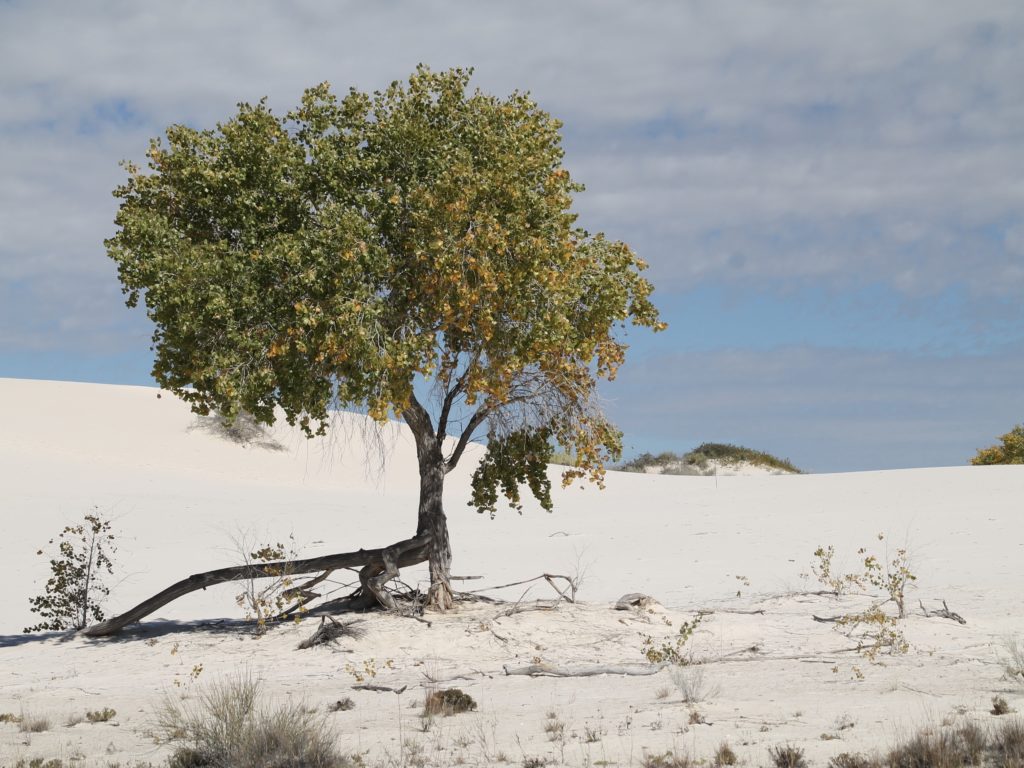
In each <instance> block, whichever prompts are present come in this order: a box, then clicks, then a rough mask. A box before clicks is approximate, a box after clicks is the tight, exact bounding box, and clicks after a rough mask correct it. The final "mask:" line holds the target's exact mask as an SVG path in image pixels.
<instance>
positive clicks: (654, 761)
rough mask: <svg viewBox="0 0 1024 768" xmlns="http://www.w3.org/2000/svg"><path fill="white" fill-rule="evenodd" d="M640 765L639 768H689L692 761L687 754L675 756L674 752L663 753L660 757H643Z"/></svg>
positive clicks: (692, 763)
mask: <svg viewBox="0 0 1024 768" xmlns="http://www.w3.org/2000/svg"><path fill="white" fill-rule="evenodd" d="M640 765H641V768H691V767H692V766H693V765H694V761H693V760H691V759H690V756H689V755H687V754H681V755H677V754H675V753H674V752H665V753H664V754H662V755H655V754H647V755H644V758H643V760H641V761H640Z"/></svg>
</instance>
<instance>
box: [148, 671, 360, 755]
mask: <svg viewBox="0 0 1024 768" xmlns="http://www.w3.org/2000/svg"><path fill="white" fill-rule="evenodd" d="M260 698H261V697H260V685H259V682H258V681H256V680H253V679H252V678H251V677H249V676H248V675H245V674H242V675H239V676H238V677H235V678H232V679H229V680H225V681H222V682H220V683H215V684H213V685H211V686H210V687H209V688H207V689H206V690H205V691H203V692H202V693H200V695H199V697H198V701H197V703H196V704H195V705H193V706H186V705H183V704H181V703H179V702H177V701H175V700H173V699H171V698H167V699H166V700H165V701H164V704H163V707H162V708H161V709H160V710H159V711H158V713H157V723H158V730H159V735H160V736H161V737H162V738H163V739H164V740H166V741H171V742H175V743H176V744H177V746H176V749H175V751H174V753H173V754H172V755H171V758H170V760H169V761H168V766H169V768H215V767H217V766H236V765H237V766H243V765H244V766H247V767H248V768H297V767H298V766H303V767H306V766H308V768H342V766H349V765H351V763H350V762H348V761H347V760H345V759H344V758H343V757H342V756H341V755H340V754H339V753H338V752H337V751H336V750H335V746H334V741H335V739H334V734H332V733H331V729H330V727H329V726H328V725H327V723H326V722H325V721H324V720H323V718H322V717H320V716H317V715H316V714H315V713H312V712H310V711H309V710H308V709H307V708H305V707H303V706H301V705H298V704H288V705H285V706H282V707H278V708H275V709H270V708H267V707H265V706H263V705H262V704H261V701H260Z"/></svg>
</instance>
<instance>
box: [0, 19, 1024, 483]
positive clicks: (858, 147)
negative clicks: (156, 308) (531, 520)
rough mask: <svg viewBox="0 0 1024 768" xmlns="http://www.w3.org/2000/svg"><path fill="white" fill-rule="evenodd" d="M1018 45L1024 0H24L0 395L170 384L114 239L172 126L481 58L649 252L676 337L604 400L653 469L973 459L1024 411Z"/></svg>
mask: <svg viewBox="0 0 1024 768" xmlns="http://www.w3.org/2000/svg"><path fill="white" fill-rule="evenodd" d="M1021 41H1024V10H1022V6H1020V4H1019V3H1017V2H978V3H962V2H953V1H945V0H927V1H922V2H915V1H914V0H903V1H902V2H900V3H891V2H881V1H880V2H874V1H873V0H861V1H859V2H797V1H795V0H794V1H793V2H786V3H753V2H735V3H719V2H644V1H643V0H639V1H637V2H629V3H625V2H619V3H611V2H601V1H599V0H587V1H586V2H583V1H582V0H580V1H578V2H561V3H557V4H553V3H541V2H524V3H515V4H509V3H505V4H499V3H489V2H484V3H481V2H469V1H468V0H465V1H462V2H456V1H454V0H452V1H449V2H441V1H440V0H433V1H428V2H416V3H413V2H397V1H390V2H380V3H372V4H371V3H332V4H327V3H314V2H294V3H271V2H262V3H261V2H253V3H249V4H247V5H246V12H245V13H244V14H239V13H238V11H237V5H236V4H233V3H221V2H201V3H200V2H182V3H175V4H167V3H147V2H143V3H137V2H120V3H118V2H112V3H105V4H101V6H97V5H92V4H76V3H70V2H63V3H61V2H46V1H45V0H44V1H42V2H32V3H28V2H6V3H3V4H2V5H0V98H2V102H0V103H2V104H3V105H4V106H3V109H2V110H0V164H2V166H0V167H2V168H3V173H2V174H0V232H2V233H3V237H2V238H0V376H15V377H28V378H50V379H67V380H78V381H98V382H113V383H130V384H149V383H151V382H150V379H149V374H148V371H149V367H150V353H149V350H148V336H149V332H150V330H149V326H148V323H147V321H146V319H145V317H144V316H143V315H142V313H141V312H138V311H134V312H133V311H129V310H128V309H126V308H125V307H124V306H123V302H122V299H121V296H120V288H119V285H118V283H117V280H116V275H115V271H114V269H113V266H112V264H110V263H108V260H107V259H106V257H105V255H104V250H103V244H102V243H103V239H104V238H105V237H108V236H109V235H110V234H111V233H112V232H113V223H112V222H113V216H114V211H115V201H114V199H113V198H112V196H111V194H110V192H111V190H112V189H113V188H114V186H115V185H117V184H118V183H119V182H120V181H121V178H122V172H121V171H120V169H119V168H118V161H119V160H121V159H126V158H127V159H139V158H141V157H142V155H143V152H144V151H145V148H146V146H147V141H148V139H149V138H150V137H153V136H157V135H159V134H161V133H162V132H163V130H164V129H165V128H166V126H167V125H169V124H171V123H174V122H186V123H189V124H192V125H195V126H202V127H208V126H212V125H213V124H215V123H216V121H217V120H219V119H223V118H226V117H227V116H229V115H230V114H231V113H232V111H233V108H234V105H235V103H236V102H238V101H242V100H246V101H255V100H257V99H259V98H260V97H262V96H267V97H268V98H269V100H270V104H271V106H272V107H274V108H275V109H276V110H278V111H285V110H287V109H288V108H289V107H291V106H292V105H294V104H295V103H296V102H297V100H298V98H299V96H300V95H301V92H302V90H303V88H305V87H307V86H310V85H313V84H315V83H318V82H320V81H323V80H329V81H331V82H332V84H333V85H334V86H335V88H336V89H339V90H344V89H345V88H347V87H348V86H350V85H354V86H357V87H359V88H361V89H364V90H373V89H375V88H379V87H382V86H384V85H386V84H387V83H388V82H390V81H391V80H394V79H401V78H404V77H406V76H407V75H408V74H409V73H410V72H411V71H412V70H413V68H414V67H415V66H416V64H417V63H418V62H425V63H427V64H429V65H430V66H431V67H433V68H435V69H440V68H444V67H448V66H474V67H475V68H476V75H475V78H474V79H475V83H476V84H477V85H478V86H480V87H481V88H483V89H485V90H488V91H492V92H496V93H499V94H504V93H508V92H509V91H511V90H513V89H517V88H518V89H525V90H529V91H531V92H532V93H533V95H534V96H535V98H536V99H537V100H538V101H539V102H540V104H541V105H542V106H543V107H544V108H546V109H547V110H548V111H550V112H551V113H553V114H554V115H556V116H557V117H559V118H560V119H562V120H563V121H564V123H565V128H564V135H565V147H566V165H567V166H568V167H569V168H570V170H571V171H572V172H573V175H574V176H575V177H576V178H578V179H580V180H581V181H583V182H584V183H585V184H586V185H587V191H586V192H585V193H583V194H582V195H581V196H580V197H579V198H578V201H577V208H578V210H579V212H580V214H581V222H582V223H583V224H584V225H585V226H586V227H587V228H588V229H591V230H592V231H605V232H606V233H608V234H609V235H610V236H613V237H615V238H619V239H623V240H625V241H627V242H629V243H630V244H631V245H633V246H634V248H635V249H636V250H637V251H638V252H639V253H640V254H641V255H642V256H643V257H644V258H645V259H646V260H647V261H648V262H650V264H651V270H650V277H651V279H652V280H653V281H654V283H655V284H656V286H657V292H656V299H657V303H658V304H659V306H660V307H661V308H662V311H663V314H664V316H665V318H666V319H667V320H668V321H669V322H670V324H671V327H670V329H669V330H668V331H666V332H665V333H662V334H658V335H656V336H651V335H643V334H641V335H637V336H636V337H635V338H634V337H632V336H631V337H630V339H631V341H633V342H634V346H633V348H632V350H631V353H630V357H629V358H628V359H627V364H626V366H625V367H624V368H623V370H622V372H621V374H620V376H619V378H618V380H617V381H615V382H614V383H613V384H610V385H608V386H606V387H604V388H603V390H602V395H603V397H604V398H605V406H606V408H607V410H608V411H609V413H610V414H611V415H612V416H613V417H614V418H615V420H616V421H617V423H618V424H619V426H620V427H622V428H623V430H624V431H625V433H626V443H627V446H629V448H630V451H631V452H633V453H635V452H638V451H643V450H652V451H660V450H668V449H671V450H678V451H682V450H686V449H689V448H691V447H693V446H694V445H695V444H697V443H699V442H702V441H706V440H716V441H730V442H737V443H742V444H745V445H749V446H751V447H754V448H758V449H762V450H768V451H771V452H773V453H778V454H780V455H784V456H787V457H789V458H790V459H792V460H793V461H794V462H795V463H797V464H798V465H800V466H803V467H805V468H807V469H810V470H814V471H846V470H862V469H884V468H900V467H914V466H930V465H955V464H963V463H965V462H966V461H967V460H968V459H969V457H970V456H971V455H973V453H974V451H975V450H976V449H977V448H978V447H981V446H984V445H988V444H991V443H992V442H993V441H994V439H995V438H996V436H997V435H999V434H1002V433H1003V432H1006V431H1007V430H1009V429H1010V427H1012V426H1013V425H1014V424H1016V423H1020V422H1022V421H1024V387H1022V386H1021V382H1024V302H1022V301H1021V299H1022V297H1024V79H1022V78H1021V77H1020V73H1021V72H1024V43H1022V42H1021Z"/></svg>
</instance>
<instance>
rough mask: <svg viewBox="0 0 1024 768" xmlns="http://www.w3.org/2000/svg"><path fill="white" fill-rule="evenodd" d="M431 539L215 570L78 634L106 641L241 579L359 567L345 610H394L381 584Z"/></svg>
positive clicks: (422, 552)
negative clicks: (353, 598) (354, 596)
mask: <svg viewBox="0 0 1024 768" xmlns="http://www.w3.org/2000/svg"><path fill="white" fill-rule="evenodd" d="M429 546H430V537H429V536H427V535H424V536H414V537H413V538H411V539H405V540H404V541H400V542H398V543H397V544H392V545H391V546H390V547H383V548H381V549H360V550H358V551H356V552H341V553H339V554H335V555H324V556H322V557H313V558H307V559H305V560H281V561H278V562H273V563H249V564H248V565H239V566H234V567H231V568H219V569H217V570H215V571H206V572H205V573H196V574H193V575H192V576H189V577H188V578H186V579H182V580H181V581H179V582H177V583H175V584H172V585H171V586H169V587H168V588H167V589H165V590H164V591H163V592H159V593H157V594H155V595H153V597H151V598H149V599H148V600H143V601H142V602H141V603H139V604H138V605H136V606H135V607H134V608H132V609H131V610H128V611H125V612H124V613H122V614H120V615H119V616H115V617H113V618H112V619H107V620H106V621H104V622H101V623H99V624H94V625H93V626H91V627H86V628H85V629H84V630H82V634H83V635H85V636H86V637H107V636H109V635H113V634H116V633H117V632H119V631H121V629H123V628H124V627H126V626H128V625H129V624H132V623H134V622H136V621H138V620H139V619H142V618H143V617H145V616H148V615H149V614H151V613H152V612H153V611H155V610H157V609H158V608H162V607H163V606H165V605H167V604H168V603H169V602H171V601H172V600H177V599H178V598H179V597H182V596H183V595H187V594H189V593H190V592H195V591H196V590H199V589H206V588H207V587H212V586H214V585H216V584H223V583H225V582H229V581H241V580H242V579H259V578H268V577H274V578H279V577H280V575H281V574H282V573H288V574H290V575H298V574H304V573H316V572H320V571H331V570H336V569H339V568H352V567H355V566H362V570H360V572H359V581H360V583H361V584H362V586H363V592H362V595H361V597H360V599H359V601H358V602H357V603H350V604H349V605H348V607H349V608H358V607H362V608H368V607H370V606H372V605H374V604H375V603H378V602H379V603H380V604H381V605H383V606H384V607H386V608H394V607H395V601H394V598H393V597H391V595H390V594H388V593H387V591H386V590H384V584H386V583H387V581H388V580H389V579H390V578H393V577H394V576H395V575H397V574H398V568H399V567H406V566H410V565H416V564H417V563H422V562H424V561H425V560H427V558H428V554H429V552H428V550H429Z"/></svg>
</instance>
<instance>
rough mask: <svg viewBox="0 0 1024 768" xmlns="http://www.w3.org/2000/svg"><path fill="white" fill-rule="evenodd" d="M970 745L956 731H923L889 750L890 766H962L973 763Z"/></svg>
mask: <svg viewBox="0 0 1024 768" xmlns="http://www.w3.org/2000/svg"><path fill="white" fill-rule="evenodd" d="M968 752H969V747H968V745H965V744H964V743H962V742H961V741H960V739H959V738H958V735H957V733H956V732H948V731H947V732H940V733H932V732H929V731H922V732H921V733H918V734H917V735H916V736H914V737H913V738H912V739H910V740H909V741H906V742H904V743H903V744H900V745H899V746H897V747H895V748H894V749H892V750H890V751H889V755H888V757H887V758H886V763H887V764H888V765H889V767H890V768H960V767H961V766H963V765H968V764H973V760H972V759H971V755H970V754H968Z"/></svg>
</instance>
